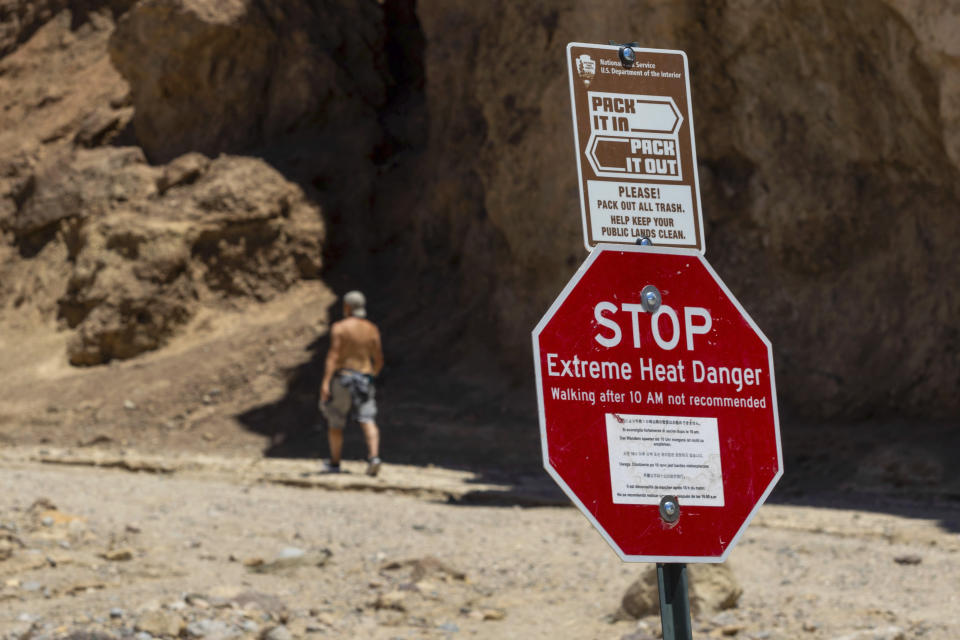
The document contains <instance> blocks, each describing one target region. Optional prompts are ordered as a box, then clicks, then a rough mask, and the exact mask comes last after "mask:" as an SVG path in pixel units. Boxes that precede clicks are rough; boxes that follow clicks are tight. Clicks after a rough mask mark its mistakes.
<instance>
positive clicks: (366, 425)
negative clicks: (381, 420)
mask: <svg viewBox="0 0 960 640" xmlns="http://www.w3.org/2000/svg"><path fill="white" fill-rule="evenodd" d="M360 427H361V428H362V429H363V437H364V438H365V439H366V441H367V454H368V455H367V457H368V458H379V457H380V430H379V429H377V423H376V422H372V421H371V422H361V423H360Z"/></svg>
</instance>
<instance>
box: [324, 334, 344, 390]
mask: <svg viewBox="0 0 960 640" xmlns="http://www.w3.org/2000/svg"><path fill="white" fill-rule="evenodd" d="M340 341H341V337H340V327H338V326H337V325H336V324H334V325H333V327H332V328H331V329H330V350H329V351H327V362H326V366H325V367H324V370H323V383H322V384H321V385H320V399H321V400H322V401H323V402H326V401H328V400H329V399H330V381H331V380H333V374H334V373H335V372H336V370H337V362H339V361H340Z"/></svg>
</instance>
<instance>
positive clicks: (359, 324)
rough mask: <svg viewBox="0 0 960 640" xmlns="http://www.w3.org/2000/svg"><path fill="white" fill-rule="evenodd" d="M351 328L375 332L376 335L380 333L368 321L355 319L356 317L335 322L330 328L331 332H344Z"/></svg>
mask: <svg viewBox="0 0 960 640" xmlns="http://www.w3.org/2000/svg"><path fill="white" fill-rule="evenodd" d="M351 328H358V329H360V330H365V331H376V332H377V333H379V332H380V330H379V329H378V328H377V325H376V324H374V323H373V322H371V321H370V320H367V319H366V318H357V317H356V316H351V317H349V318H344V319H342V320H337V321H336V322H334V323H333V324H332V325H331V326H330V330H331V331H346V330H349V329H351Z"/></svg>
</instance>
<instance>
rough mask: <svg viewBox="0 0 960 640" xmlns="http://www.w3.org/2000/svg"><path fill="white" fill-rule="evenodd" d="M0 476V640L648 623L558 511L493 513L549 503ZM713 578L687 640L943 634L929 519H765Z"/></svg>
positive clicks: (845, 513)
mask: <svg viewBox="0 0 960 640" xmlns="http://www.w3.org/2000/svg"><path fill="white" fill-rule="evenodd" d="M2 458H3V459H2V463H3V464H2V469H0V485H2V486H3V487H4V491H3V492H2V494H0V542H2V541H3V540H6V541H7V548H8V549H9V557H8V558H7V559H6V560H3V561H0V585H2V586H0V629H2V631H3V632H4V634H5V635H2V636H0V637H5V638H11V639H12V638H17V639H20V638H25V637H30V638H33V639H36V638H42V637H45V638H59V637H65V636H67V635H68V634H70V633H73V632H78V631H87V632H93V631H101V632H103V633H104V634H106V635H105V636H102V637H104V638H120V637H134V636H136V634H138V633H139V634H140V635H139V636H136V637H138V638H140V639H142V640H146V638H147V635H145V634H147V633H150V634H152V637H161V636H162V635H163V629H164V628H166V629H168V630H170V629H173V630H174V631H175V632H176V633H180V634H181V635H182V636H183V637H193V638H199V637H204V638H226V637H239V638H256V637H260V636H262V635H264V634H267V635H268V636H269V637H270V638H271V639H273V640H279V638H282V637H289V636H284V633H285V632H289V634H290V635H292V636H293V637H303V638H313V637H316V638H320V637H331V638H360V637H362V638H374V639H379V638H382V639H384V640H387V639H392V638H461V637H475V638H551V639H553V640H555V639H557V638H624V637H626V638H629V639H630V640H641V639H643V638H649V637H651V636H650V635H649V633H650V632H653V631H655V627H656V620H655V619H653V618H651V619H646V620H643V621H640V622H639V623H638V622H636V621H628V620H625V621H617V622H612V621H611V617H610V614H612V613H613V612H615V611H616V609H617V607H618V604H619V601H620V598H621V596H622V595H623V593H624V591H625V590H626V588H627V586H628V585H629V584H630V583H631V582H632V581H633V580H634V579H636V578H637V576H638V575H639V574H640V572H641V570H642V567H641V566H638V565H628V564H623V563H621V562H620V561H619V560H618V559H617V557H616V556H615V554H614V553H613V552H612V551H611V550H610V549H609V548H608V547H607V546H606V544H605V543H604V542H603V541H602V539H601V538H600V536H599V535H597V534H596V533H595V532H594V531H593V530H592V529H591V527H590V525H589V524H588V523H587V522H586V520H585V519H584V518H583V517H582V516H581V515H580V514H579V513H578V512H577V511H576V510H574V509H572V508H568V507H528V508H521V507H519V506H511V505H510V504H509V503H510V502H511V501H521V500H522V496H524V495H526V496H527V497H528V503H530V504H533V503H536V502H538V501H539V502H540V503H541V504H544V503H547V502H549V495H550V494H549V492H547V493H538V491H540V490H541V489H542V488H543V485H542V484H538V483H537V482H533V481H531V482H530V483H529V484H526V485H522V486H510V485H502V484H494V483H489V482H484V481H483V479H482V478H478V477H477V476H475V475H473V474H470V473H466V472H462V471H449V470H444V469H439V468H423V467H403V466H397V465H387V466H386V467H385V468H384V470H383V473H382V476H381V477H380V478H376V479H369V478H366V476H363V475H362V473H361V470H362V464H361V463H360V462H353V463H351V464H348V465H347V467H346V470H347V471H348V472H350V473H345V474H342V475H341V476H337V477H332V476H304V475H303V474H304V472H306V471H309V470H311V469H312V468H313V467H314V465H313V463H311V462H308V461H289V460H268V459H261V458H250V457H235V458H229V457H216V456H210V455H206V456H200V455H191V456H187V455H180V456H172V455H168V456H164V455H158V454H152V455H147V454H143V453H137V452H126V453H124V454H121V453H118V452H115V451H104V450H98V449H84V450H72V451H71V450H64V449H47V450H42V449H37V448H7V449H6V450H4V451H3V453H2ZM41 460H46V462H42V461H41ZM123 461H126V462H125V463H124V462H123ZM95 464H98V465H100V466H93V465H95ZM124 467H126V469H124ZM130 468H134V469H136V468H139V469H141V471H140V472H130V471H129V469H130ZM151 471H152V472H151ZM286 485H299V486H286ZM510 492H512V494H511V493H510ZM554 495H555V494H554ZM470 496H474V497H477V496H487V497H490V496H499V502H501V503H503V504H505V505H506V506H492V505H488V506H484V505H481V504H478V502H479V500H472V499H471V498H470ZM544 496H547V497H544ZM945 508H948V507H945ZM952 508H953V511H952V512H949V513H946V512H944V513H943V519H944V521H947V520H949V519H950V517H955V516H956V515H957V514H956V510H957V509H956V506H955V505H954V506H953V507H952ZM0 557H3V555H2V547H0ZM729 566H730V567H731V568H732V570H733V572H734V575H735V576H736V578H737V579H738V580H739V582H740V583H741V585H742V587H743V590H744V593H743V596H742V598H741V599H740V604H739V606H738V607H737V608H735V609H732V610H728V611H725V612H723V613H721V614H714V615H710V616H705V617H703V618H702V619H697V620H696V621H695V626H696V632H695V637H737V638H750V639H754V640H760V639H762V638H766V639H776V638H780V639H784V640H786V639H795V638H811V639H821V638H823V639H828V638H830V639H837V638H847V639H853V638H860V639H866V638H890V639H893V638H919V637H923V638H931V639H940V640H948V639H949V640H953V639H955V638H956V637H958V634H960V589H958V586H960V539H958V536H957V534H956V533H952V532H949V531H947V530H945V529H944V528H943V526H942V525H941V524H940V522H939V521H937V520H929V519H921V518H903V517H898V516H892V515H884V514H875V513H865V512H859V511H854V510H831V509H817V508H810V507H791V506H781V505H767V506H765V507H763V508H762V509H761V511H760V513H759V515H758V517H757V518H756V519H755V521H754V523H753V524H752V526H751V527H750V528H749V529H748V531H747V533H746V534H745V537H744V538H743V539H742V541H741V542H740V545H739V546H738V548H737V549H736V550H735V551H734V552H733V554H732V556H731V559H730V560H729ZM164 625H166V627H164ZM277 626H282V627H283V629H275V628H274V627H277ZM76 637H79V636H76Z"/></svg>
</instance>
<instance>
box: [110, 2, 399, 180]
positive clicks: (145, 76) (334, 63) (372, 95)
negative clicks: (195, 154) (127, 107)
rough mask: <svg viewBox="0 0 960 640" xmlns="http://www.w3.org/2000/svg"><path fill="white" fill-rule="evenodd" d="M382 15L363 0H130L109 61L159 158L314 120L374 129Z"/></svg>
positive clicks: (228, 147) (271, 134)
mask: <svg viewBox="0 0 960 640" xmlns="http://www.w3.org/2000/svg"><path fill="white" fill-rule="evenodd" d="M379 11H380V10H379V8H378V7H377V6H376V4H375V3H372V2H364V1H362V0H343V1H340V2H320V3H310V2H303V1H296V2H266V3H254V2H250V1H248V0H229V1H226V2H225V1H223V0H149V1H143V2H139V3H137V4H136V5H135V6H134V7H133V8H132V9H131V10H130V11H128V12H127V13H126V14H124V15H123V17H122V18H121V19H120V21H119V24H118V28H117V30H116V32H115V33H114V36H113V38H112V39H111V42H110V58H111V60H112V61H113V63H114V65H116V67H117V69H119V70H120V72H121V73H122V74H123V76H124V77H125V78H126V79H127V80H128V81H129V82H130V86H131V88H132V96H133V104H134V107H135V111H134V118H133V125H134V129H135V131H136V137H137V140H138V142H139V143H140V144H141V145H142V146H143V148H144V150H145V151H146V153H147V155H148V156H149V157H150V158H151V160H154V161H160V162H164V161H168V160H170V159H172V158H174V157H176V156H178V155H180V154H182V153H185V152H187V151H200V152H203V153H207V154H216V153H218V152H221V151H237V150H241V149H246V148H249V147H250V146H251V145H259V144H263V143H264V142H268V141H270V140H275V139H276V138H278V137H280V136H283V135H284V134H287V133H289V132H290V131H292V130H293V129H296V128H298V127H302V126H303V125H304V124H305V123H306V121H308V120H310V119H317V118H323V119H325V120H326V119H329V122H320V123H319V124H320V125H321V127H323V126H324V125H328V124H334V123H335V126H337V127H339V128H341V130H348V129H351V128H353V129H359V130H364V131H367V132H372V135H376V132H375V130H376V128H377V127H376V120H377V116H376V111H375V109H376V107H377V106H378V105H380V104H382V102H383V100H384V91H385V87H384V80H383V77H382V74H381V73H380V72H379V71H378V67H379V66H380V65H381V64H382V61H381V58H382V56H383V51H382V46H383V40H384V34H383V28H382V18H381V17H380V15H379ZM145 52H149V53H147V54H145ZM348 123H353V126H352V127H351V125H350V124H348ZM312 124H317V123H312ZM344 142H345V143H346V142H347V141H346V140H345V141H344ZM359 142H360V144H361V145H362V144H363V143H364V141H363V140H360V141H359Z"/></svg>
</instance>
